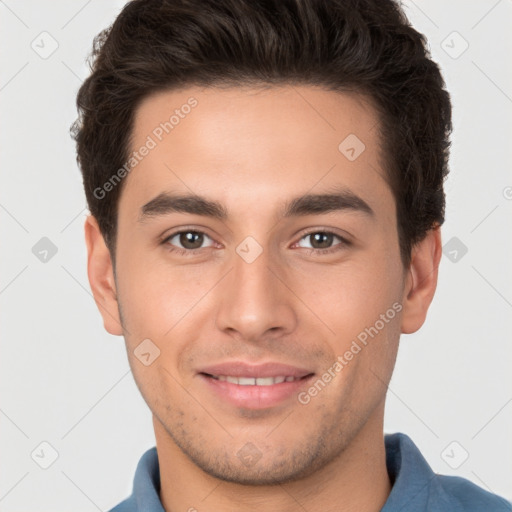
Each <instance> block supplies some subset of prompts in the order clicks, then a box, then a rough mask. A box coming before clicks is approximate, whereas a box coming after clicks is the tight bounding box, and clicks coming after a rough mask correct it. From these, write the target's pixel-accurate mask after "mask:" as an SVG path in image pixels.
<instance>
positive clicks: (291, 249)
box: [90, 86, 421, 484]
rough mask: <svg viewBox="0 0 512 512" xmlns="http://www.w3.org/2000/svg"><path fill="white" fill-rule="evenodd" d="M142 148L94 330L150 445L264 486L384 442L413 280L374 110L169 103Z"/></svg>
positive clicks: (139, 140) (153, 103)
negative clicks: (362, 440) (123, 350)
mask: <svg viewBox="0 0 512 512" xmlns="http://www.w3.org/2000/svg"><path fill="white" fill-rule="evenodd" d="M190 98H194V100H190ZM187 104H189V105H192V104H194V106H193V107H191V108H184V107H183V106H184V105H187ZM176 109H178V111H179V114H177V116H178V117H179V121H178V122H176V119H174V121H173V122H174V124H173V126H172V128H171V129H169V126H168V125H163V126H166V127H167V130H168V133H166V131H165V130H164V129H163V128H162V125H161V123H165V121H168V120H169V117H170V115H172V113H173V112H174V111H175V110H176ZM158 128H160V129H158ZM148 137H149V138H150V139H151V140H152V141H153V142H154V144H153V143H151V142H149V139H148ZM160 139H161V140H160ZM144 145H149V146H153V147H151V149H150V150H149V151H148V152H147V154H146V155H145V156H144V157H143V158H141V159H140V161H139V162H138V163H137V165H136V166H135V167H134V168H133V170H132V171H131V172H130V174H129V175H128V176H127V177H126V178H125V179H126V182H125V183H124V188H123V191H122V194H121V198H120V203H119V210H118V231H117V245H116V269H115V284H114V285H113V288H115V298H114V299H110V300H112V301H114V302H111V305H112V308H111V309H110V312H109V314H108V315H106V314H105V313H104V318H105V325H106V326H107V329H108V330H109V331H110V332H113V333H116V334H121V333H122V334H123V335H124V337H125V340H126V345H127V351H128V357H129V361H130V364H131V368H132V371H133V374H134V377H135V380H136V382H137V384H138V386H139V389H140V391H141V393H142V395H143V397H144V399H145V400H146V402H147V404H148V405H149V407H150V409H151V411H152V413H153V415H154V421H155V428H156V430H157V436H159V437H160V439H159V441H160V442H162V443H163V442H165V443H168V444H170V445H173V446H177V447H179V449H181V451H182V452H183V453H184V454H185V455H186V456H188V458H189V459H190V460H191V461H193V462H194V463H195V464H196V465H197V466H198V467H199V468H201V469H202V470H204V471H205V472H207V473H208V474H210V475H213V476H216V477H219V478H221V479H224V480H228V481H234V482H240V483H253V484H263V483H277V482H285V481H290V480H293V479H297V478H300V477H304V476H306V475H309V474H311V473H312V472H314V471H315V470H317V469H318V468H319V467H323V466H326V465H327V464H328V463H330V462H332V461H334V460H335V459H336V458H337V457H339V456H340V455H341V454H342V453H343V452H344V451H345V450H347V448H348V446H350V444H351V443H352V442H353V441H354V440H355V439H356V438H357V437H358V436H363V435H369V434H370V433H371V432H374V433H375V432H379V435H381V434H382V416H383V407H384V398H385V392H386V384H387V383H388V382H389V379H390V377H391V373H392V369H393V365H394V362H395V357H396V351H397V346H398V341H399V335H400V332H401V331H404V315H406V314H408V313H407V309H404V304H403V301H404V297H405V296H406V295H407V293H408V291H409V289H410V285H411V283H412V280H411V279H409V275H408V273H407V271H406V270H405V269H404V268H403V265H402V262H401V259H400V251H399V243H398V234H397V222H396V208H395V201H394V197H393V194H392V192H391V190H390V188H389V185H388V184H387V181H386V179H385V172H384V169H383V167H382V165H381V154H380V150H379V139H378V119H377V117H376V113H375V111H374V110H373V109H372V107H371V106H370V105H369V104H368V103H366V102H365V101H364V99H363V97H360V96H357V95H348V94H345V93H343V94H341V93H335V92H330V91H326V90H322V89H320V88H315V87H306V86H302V87H287V86H283V87H275V88H270V89H266V90H263V89H249V88H231V89H222V90H221V89H214V88H210V89H200V88H189V89H186V90H181V91H170V92H164V93H158V94H157V95H153V96H151V97H148V98H146V99H145V101H144V102H143V103H142V104H141V105H140V107H139V108H138V110H137V112H136V119H135V124H134V131H133V143H132V150H138V149H139V148H140V147H141V146H144ZM142 152H144V153H146V152H145V151H142ZM90 246H91V244H90ZM105 301H106V302H108V300H107V299H105ZM106 302H105V303H106ZM104 309H108V308H104ZM118 311H120V316H119V317H117V315H118ZM420 316H421V315H420ZM114 317H115V318H118V321H119V323H120V324H121V325H122V330H121V329H120V328H119V327H118V325H116V324H115V322H114V321H113V320H112V319H113V318H114ZM143 340H146V341H144V342H143ZM147 340H150V341H147ZM141 342H143V343H142V345H141ZM283 380H284V382H283Z"/></svg>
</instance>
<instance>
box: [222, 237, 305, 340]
mask: <svg viewBox="0 0 512 512" xmlns="http://www.w3.org/2000/svg"><path fill="white" fill-rule="evenodd" d="M256 244H257V242H256V243H255V240H254V239H253V240H245V241H244V242H242V243H241V244H240V245H239V246H238V247H237V249H236V254H235V255H234V257H233V270H232V272H230V273H229V276H227V282H226V283H225V286H224V289H223V292H222V297H221V299H220V306H219V310H218V313H217V326H218V327H219V328H220V329H222V330H230V331H237V332H238V333H239V335H240V336H241V337H242V339H246V340H257V339H258V338H259V337H261V336H263V335H264V334H265V333H266V332H267V331H269V330H271V329H272V330H274V331H275V330H278V329H279V330H282V331H287V332H288V331H290V330H292V329H293V327H294V324H295V312H294V311H293V305H292V304H291V303H290V302H289V298H288V297H287V295H286V293H285V290H286V288H285V287H284V285H283V283H281V282H280V280H279V279H278V278H277V277H276V275H275V274H276V270H277V269H275V270H274V269H273V267H275V265H273V258H272V255H271V254H270V252H269V251H268V250H265V249H264V248H263V247H262V246H260V245H259V244H257V245H256ZM271 268H272V270H271Z"/></svg>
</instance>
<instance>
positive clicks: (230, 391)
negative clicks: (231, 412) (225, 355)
mask: <svg viewBox="0 0 512 512" xmlns="http://www.w3.org/2000/svg"><path fill="white" fill-rule="evenodd" d="M199 376H200V377H201V378H202V380H203V381H204V382H206V384H207V385H208V386H210V389H212V390H213V391H214V392H215V393H217V394H218V395H219V396H220V397H221V398H223V399H224V400H226V401H228V402H230V403H231V404H233V405H235V406H236V407H244V408H246V409H266V408H268V407H273V406H275V405H279V404H280V403H281V402H283V401H284V400H287V399H289V398H290V397H291V396H296V395H297V393H298V392H299V390H300V389H301V388H303V387H305V386H306V385H307V384H308V383H309V381H310V380H311V378H312V377H313V375H309V376H307V377H304V378H302V379H299V380H294V381H292V382H281V383H280V384H272V385H271V386H256V385H254V386H240V385H239V384H233V383H231V382H227V381H225V380H217V379H214V378H213V377H208V376H206V375H203V374H199Z"/></svg>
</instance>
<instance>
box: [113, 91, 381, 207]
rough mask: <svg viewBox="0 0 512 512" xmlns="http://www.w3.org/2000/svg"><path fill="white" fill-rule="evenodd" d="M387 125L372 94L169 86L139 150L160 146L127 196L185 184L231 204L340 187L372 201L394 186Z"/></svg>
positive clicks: (145, 121) (144, 110)
mask: <svg viewBox="0 0 512 512" xmlns="http://www.w3.org/2000/svg"><path fill="white" fill-rule="evenodd" d="M378 124H379V120H378V117H377V113H376V111H375V109H374V108H373V107H372V105H371V103H370V102H369V101H368V100H367V98H365V97H364V96H361V95H358V94H355V93H339V92H333V91H328V90H325V89H322V88H318V87H313V86H296V85H294V86H292V85H287V86H280V87H271V88H265V89H263V88H249V87H233V88H223V89H220V88H199V87H190V88H187V89H182V90H171V91H164V92H159V93H157V94H153V95H151V96H149V97H147V98H145V99H144V101H143V102H142V103H141V104H140V105H139V107H138V109H137V111H136V115H135V119H134V125H133V132H132V139H131V148H130V150H131V151H138V150H140V149H141V148H143V147H144V146H147V147H151V149H150V150H149V151H144V153H146V155H145V156H144V157H143V158H141V159H140V161H138V162H137V164H136V165H135V166H134V167H133V168H132V170H131V171H130V173H129V176H128V178H127V183H126V184H125V185H126V186H125V191H124V192H123V194H122V197H121V201H123V196H129V197H130V198H131V199H133V200H135V201H136V202H138V203H139V204H144V203H145V202H147V200H149V199H151V198H152V197H154V196H156V195H158V194H159V193H161V192H163V191H170V190H173V191H174V190H176V191H179V192H186V193H189V194H190V193H192V194H198V195H208V194H212V193H214V194H215V195H216V198H217V199H221V200H222V199H224V200H225V203H226V205H227V207H228V208H229V203H231V204H232V205H233V207H234V206H235V205H236V203H237V201H238V203H244V204H245V205H247V206H248V205H249V204H250V203H252V202H257V201H260V202H261V200H262V197H265V198H268V199H271V198H272V197H275V198H276V199H278V198H279V199H282V197H283V195H287V191H290V195H296V192H300V191H303V192H306V191H309V190H312V191H314V192H320V191H321V189H326V188H329V187H332V186H338V185H340V184H341V185H344V186H347V187H349V188H351V189H356V190H354V192H358V193H359V194H360V195H361V194H362V193H364V194H363V195H366V197H369V198H370V200H371V196H372V195H373V196H375V197H381V196H382V195H383V194H384V193H386V191H385V189H387V188H388V185H387V182H386V178H385V173H384V170H383V167H382V165H381V151H380V143H379V142H380V141H379V138H378V133H379V130H378ZM233 191H236V192H237V193H236V194H233ZM387 193H389V190H388V191H387Z"/></svg>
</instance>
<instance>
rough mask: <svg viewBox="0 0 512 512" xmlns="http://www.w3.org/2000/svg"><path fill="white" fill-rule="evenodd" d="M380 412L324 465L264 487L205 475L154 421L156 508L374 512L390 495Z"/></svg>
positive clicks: (287, 511)
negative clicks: (157, 467)
mask: <svg viewBox="0 0 512 512" xmlns="http://www.w3.org/2000/svg"><path fill="white" fill-rule="evenodd" d="M380 412H381V414H380V415H379V417H378V419H376V420H370V421H369V422H368V423H367V424H366V425H365V426H364V427H363V429H362V430H361V431H360V432H359V433H358V434H357V435H356V436H355V437H354V438H353V439H352V441H351V442H350V444H349V446H347V447H346V448H345V450H344V451H343V452H342V453H341V454H340V455H338V456H337V457H336V458H335V459H333V460H332V461H331V462H330V463H329V464H327V465H326V466H324V467H323V468H321V469H320V470H318V471H316V472H315V473H313V474H312V475H310V476H308V477H306V478H303V479H300V480H297V481H294V482H287V483H283V484H278V485H269V486H265V485H262V486H248V485H241V484H236V483H232V482H226V481H223V480H219V479H217V478H215V477H213V476H211V475H209V474H207V473H205V472H204V471H202V470H201V469H200V468H199V467H198V466H196V465H195V464H194V463H193V462H192V461H191V460H190V459H189V458H188V457H187V456H186V455H185V454H184V453H183V452H182V451H181V450H180V448H179V447H178V446H177V445H176V444H175V443H174V442H173V440H172V438H170V436H169V435H168V434H167V432H166V431H165V429H164V427H163V426H162V425H161V423H160V422H159V421H158V420H157V419H156V418H154V426H155V436H156V443H157V451H158V459H159V464H160V480H161V490H160V499H161V501H162V505H163V507H164V509H165V510H166V512H177V511H185V510H186V511H194V510H195V511H197V512H202V511H203V510H218V511H222V510H237V511H240V512H246V511H254V510H258V511H261V512H267V511H274V510H280V511H282V512H295V511H296V510H297V509H298V508H299V509H303V510H307V511H308V512H317V511H318V512H320V511H321V512H331V511H332V512H334V511H336V512H355V511H358V512H379V511H380V510H381V508H382V507H383V506H384V503H385V502H386V499H387V497H388V496H389V493H390V492H391V484H390V481H389V476H388V473H387V468H386V452H385V446H384V435H383V424H382V418H383V407H382V411H380ZM372 423H374V424H372Z"/></svg>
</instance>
